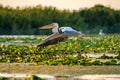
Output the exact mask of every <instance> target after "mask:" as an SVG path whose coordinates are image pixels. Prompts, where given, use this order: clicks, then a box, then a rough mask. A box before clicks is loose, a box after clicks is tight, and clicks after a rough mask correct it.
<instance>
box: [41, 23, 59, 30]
mask: <svg viewBox="0 0 120 80" xmlns="http://www.w3.org/2000/svg"><path fill="white" fill-rule="evenodd" d="M51 28H58V23H52V24H49V25H45V26H43V27H40V28H39V29H51Z"/></svg>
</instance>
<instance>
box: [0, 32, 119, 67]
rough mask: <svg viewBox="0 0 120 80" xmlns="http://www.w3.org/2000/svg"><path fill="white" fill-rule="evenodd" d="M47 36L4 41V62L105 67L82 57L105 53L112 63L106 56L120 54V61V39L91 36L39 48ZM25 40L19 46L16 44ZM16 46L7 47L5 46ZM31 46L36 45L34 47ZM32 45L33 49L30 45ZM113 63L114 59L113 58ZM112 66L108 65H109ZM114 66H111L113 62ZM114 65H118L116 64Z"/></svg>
mask: <svg viewBox="0 0 120 80" xmlns="http://www.w3.org/2000/svg"><path fill="white" fill-rule="evenodd" d="M45 38H46V36H35V37H32V38H28V37H27V38H0V42H1V44H0V62H18V63H21V62H36V63H38V64H47V65H103V64H104V63H102V62H100V61H99V60H97V61H96V60H94V61H93V60H91V59H90V58H89V57H85V56H82V55H81V54H86V53H91V54H94V53H105V54H104V55H103V56H101V57H100V58H101V59H111V58H109V57H108V56H106V53H112V54H118V56H117V57H115V59H119V54H120V45H119V44H120V35H119V34H116V35H105V36H103V37H101V36H98V35H97V36H95V37H94V36H90V37H84V38H76V37H71V38H70V39H68V40H66V41H64V42H61V43H59V44H55V45H50V46H47V47H44V48H38V47H37V46H36V45H37V44H40V43H41V42H42V41H43V40H44V39H45ZM17 40H18V41H19V40H22V41H23V42H22V43H20V44H17V42H15V43H14V41H17ZM11 41H12V42H13V43H11V44H6V43H4V42H11ZM30 43H32V44H34V45H30ZM28 44H29V45H28ZM112 59H113V58H112ZM108 63H109V62H106V63H105V65H107V64H108ZM110 63H111V62H110ZM111 64H117V63H115V62H112V63H111Z"/></svg>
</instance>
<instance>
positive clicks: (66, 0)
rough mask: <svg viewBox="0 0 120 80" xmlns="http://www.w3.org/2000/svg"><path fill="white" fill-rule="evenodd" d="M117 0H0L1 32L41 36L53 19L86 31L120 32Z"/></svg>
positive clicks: (119, 14) (49, 31) (0, 33)
mask: <svg viewBox="0 0 120 80" xmlns="http://www.w3.org/2000/svg"><path fill="white" fill-rule="evenodd" d="M119 3H120V1H119V0H114V1H113V0H109V1H108V0H99V1H98V0H75V1H72V0H60V1H59V0H29V1H28V0H1V1H0V35H42V34H46V35H48V34H51V33H52V32H51V30H45V31H43V30H39V29H38V28H39V27H41V26H44V25H46V24H50V23H52V22H57V23H58V24H59V26H70V27H72V28H74V29H77V30H78V31H82V32H83V33H85V34H98V33H99V31H100V29H102V30H103V32H105V33H106V34H114V33H120V5H119Z"/></svg>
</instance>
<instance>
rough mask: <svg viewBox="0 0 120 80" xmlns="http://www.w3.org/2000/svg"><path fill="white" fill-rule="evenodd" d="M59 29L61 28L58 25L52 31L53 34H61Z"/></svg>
mask: <svg viewBox="0 0 120 80" xmlns="http://www.w3.org/2000/svg"><path fill="white" fill-rule="evenodd" d="M58 28H59V27H58V25H57V26H56V27H55V28H53V29H52V32H53V33H59V31H58Z"/></svg>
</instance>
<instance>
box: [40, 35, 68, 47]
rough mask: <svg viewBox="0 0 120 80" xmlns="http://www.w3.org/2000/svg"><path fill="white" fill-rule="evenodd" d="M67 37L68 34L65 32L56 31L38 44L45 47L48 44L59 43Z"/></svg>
mask: <svg viewBox="0 0 120 80" xmlns="http://www.w3.org/2000/svg"><path fill="white" fill-rule="evenodd" d="M67 38H68V36H66V35H65V34H59V33H54V34H52V35H50V36H48V37H47V38H46V39H45V41H43V42H42V43H41V44H39V45H38V47H45V46H48V45H52V44H57V43H59V42H62V41H64V40H66V39H67Z"/></svg>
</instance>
